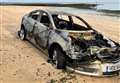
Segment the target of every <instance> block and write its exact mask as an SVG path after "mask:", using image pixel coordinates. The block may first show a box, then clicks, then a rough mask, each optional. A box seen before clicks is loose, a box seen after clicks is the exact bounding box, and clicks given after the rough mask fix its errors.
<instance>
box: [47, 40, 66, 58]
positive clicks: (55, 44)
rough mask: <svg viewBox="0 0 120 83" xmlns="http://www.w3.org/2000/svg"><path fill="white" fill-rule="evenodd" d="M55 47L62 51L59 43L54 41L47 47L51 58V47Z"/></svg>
mask: <svg viewBox="0 0 120 83" xmlns="http://www.w3.org/2000/svg"><path fill="white" fill-rule="evenodd" d="M55 47H57V48H59V49H60V50H62V51H63V52H64V50H63V48H62V46H61V45H60V44H58V43H56V42H54V43H52V44H51V45H50V46H49V47H48V54H49V57H50V58H52V51H53V48H55ZM64 53H65V52H64Z"/></svg>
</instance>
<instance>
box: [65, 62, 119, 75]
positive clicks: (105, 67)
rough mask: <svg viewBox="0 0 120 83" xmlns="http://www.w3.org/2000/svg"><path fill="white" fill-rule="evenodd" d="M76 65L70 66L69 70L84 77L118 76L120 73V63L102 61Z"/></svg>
mask: <svg viewBox="0 0 120 83" xmlns="http://www.w3.org/2000/svg"><path fill="white" fill-rule="evenodd" d="M74 64H76V63H74ZM74 64H71V65H68V66H67V69H68V70H71V71H73V72H76V73H80V74H84V75H90V76H112V75H118V74H119V72H120V61H119V62H117V63H101V62H100V61H95V62H92V63H89V64H88V63H87V64H79V65H76V66H75V65H74ZM73 65H74V66H73Z"/></svg>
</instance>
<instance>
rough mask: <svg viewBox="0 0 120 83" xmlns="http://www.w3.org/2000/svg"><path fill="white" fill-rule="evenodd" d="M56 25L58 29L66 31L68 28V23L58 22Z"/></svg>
mask: <svg viewBox="0 0 120 83" xmlns="http://www.w3.org/2000/svg"><path fill="white" fill-rule="evenodd" d="M58 25H59V29H67V28H68V23H67V22H66V21H59V23H58Z"/></svg>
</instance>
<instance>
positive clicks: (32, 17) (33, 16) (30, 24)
mask: <svg viewBox="0 0 120 83" xmlns="http://www.w3.org/2000/svg"><path fill="white" fill-rule="evenodd" d="M39 16H40V11H38V10H37V11H33V12H31V13H30V14H29V15H28V19H27V24H26V27H27V28H26V29H27V33H28V38H29V39H31V38H32V37H33V32H32V31H33V29H34V26H35V24H36V22H37V21H38V20H39Z"/></svg>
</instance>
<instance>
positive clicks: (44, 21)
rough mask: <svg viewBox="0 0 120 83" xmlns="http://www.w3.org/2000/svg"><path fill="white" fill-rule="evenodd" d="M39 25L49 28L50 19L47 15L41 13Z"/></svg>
mask: <svg viewBox="0 0 120 83" xmlns="http://www.w3.org/2000/svg"><path fill="white" fill-rule="evenodd" d="M40 23H42V24H43V25H45V26H47V27H49V26H50V24H51V23H50V19H49V16H48V14H47V13H45V12H44V13H42V15H41V19H40Z"/></svg>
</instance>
